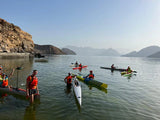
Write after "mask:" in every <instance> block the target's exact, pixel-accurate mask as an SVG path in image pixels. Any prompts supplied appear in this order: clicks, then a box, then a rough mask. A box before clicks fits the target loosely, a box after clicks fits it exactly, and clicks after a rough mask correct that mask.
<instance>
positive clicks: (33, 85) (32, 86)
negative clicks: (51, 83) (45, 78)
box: [27, 76, 38, 89]
mask: <svg viewBox="0 0 160 120" xmlns="http://www.w3.org/2000/svg"><path fill="white" fill-rule="evenodd" d="M27 82H29V86H28V87H29V89H36V88H37V85H38V78H37V77H36V76H35V77H32V76H29V77H28V78H27Z"/></svg>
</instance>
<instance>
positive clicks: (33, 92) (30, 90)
mask: <svg viewBox="0 0 160 120" xmlns="http://www.w3.org/2000/svg"><path fill="white" fill-rule="evenodd" d="M36 93H37V90H36V89H29V95H32V94H36Z"/></svg>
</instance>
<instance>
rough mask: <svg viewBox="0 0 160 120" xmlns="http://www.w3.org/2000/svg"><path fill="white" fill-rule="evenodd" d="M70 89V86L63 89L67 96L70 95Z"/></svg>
mask: <svg viewBox="0 0 160 120" xmlns="http://www.w3.org/2000/svg"><path fill="white" fill-rule="evenodd" d="M71 89H72V86H66V88H65V89H64V91H65V93H66V94H67V95H69V94H71Z"/></svg>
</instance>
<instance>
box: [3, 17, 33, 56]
mask: <svg viewBox="0 0 160 120" xmlns="http://www.w3.org/2000/svg"><path fill="white" fill-rule="evenodd" d="M33 50H34V43H33V40H32V36H31V35H30V34H28V33H27V32H24V31H22V30H21V29H20V28H19V27H18V26H15V25H14V24H12V23H8V22H7V21H5V20H3V19H1V18H0V52H8V53H13V52H16V53H25V52H27V53H33Z"/></svg>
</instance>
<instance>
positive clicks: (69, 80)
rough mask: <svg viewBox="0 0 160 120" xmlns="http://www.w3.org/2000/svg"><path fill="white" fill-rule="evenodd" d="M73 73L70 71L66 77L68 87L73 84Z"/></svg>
mask: <svg viewBox="0 0 160 120" xmlns="http://www.w3.org/2000/svg"><path fill="white" fill-rule="evenodd" d="M73 77H74V76H71V73H68V76H67V77H65V78H64V82H65V83H67V87H70V86H72V78H73Z"/></svg>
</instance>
